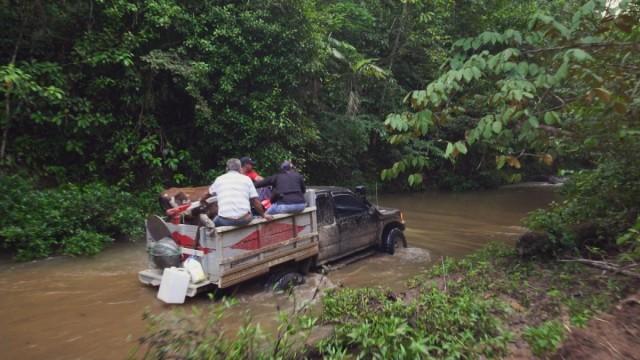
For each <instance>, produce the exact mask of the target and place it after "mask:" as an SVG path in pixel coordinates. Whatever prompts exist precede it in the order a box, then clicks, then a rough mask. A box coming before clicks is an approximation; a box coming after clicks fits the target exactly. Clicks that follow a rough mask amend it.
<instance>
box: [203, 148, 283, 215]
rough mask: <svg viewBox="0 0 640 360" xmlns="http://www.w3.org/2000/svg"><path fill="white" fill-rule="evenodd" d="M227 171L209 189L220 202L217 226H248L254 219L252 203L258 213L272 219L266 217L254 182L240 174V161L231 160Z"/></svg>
mask: <svg viewBox="0 0 640 360" xmlns="http://www.w3.org/2000/svg"><path fill="white" fill-rule="evenodd" d="M227 170H228V171H227V173H226V174H224V175H221V176H218V178H216V180H215V181H214V182H213V184H212V185H211V187H210V188H209V194H210V195H216V196H217V200H218V216H216V218H215V220H214V223H215V224H216V226H229V225H244V224H248V223H249V222H251V220H252V218H253V217H252V215H251V205H252V203H253V206H254V208H255V209H256V211H258V213H260V214H261V215H263V216H264V217H265V218H266V219H270V218H271V217H270V216H265V215H264V208H263V207H262V205H261V204H260V202H259V201H258V193H257V191H256V188H255V186H254V185H253V181H251V179H249V178H248V177H247V176H245V175H243V174H241V173H240V160H238V159H230V160H229V161H228V162H227Z"/></svg>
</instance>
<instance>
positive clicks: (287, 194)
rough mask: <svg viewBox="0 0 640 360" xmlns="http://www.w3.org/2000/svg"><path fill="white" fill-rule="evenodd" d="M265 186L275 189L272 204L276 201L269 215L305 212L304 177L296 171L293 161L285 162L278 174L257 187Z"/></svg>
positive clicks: (268, 211)
mask: <svg viewBox="0 0 640 360" xmlns="http://www.w3.org/2000/svg"><path fill="white" fill-rule="evenodd" d="M264 186H272V187H273V193H274V197H273V198H272V202H273V200H275V203H273V204H272V205H271V207H270V208H269V210H267V214H282V213H297V212H301V211H302V210H304V208H305V206H306V203H305V200H304V193H305V192H306V191H307V190H306V188H305V186H304V179H303V178H302V175H300V174H299V173H298V172H297V171H295V170H294V168H293V164H291V161H289V160H287V161H284V162H283V163H282V165H280V172H279V173H278V174H276V175H273V176H269V177H268V178H266V179H264V180H262V181H258V182H256V187H258V188H260V187H264Z"/></svg>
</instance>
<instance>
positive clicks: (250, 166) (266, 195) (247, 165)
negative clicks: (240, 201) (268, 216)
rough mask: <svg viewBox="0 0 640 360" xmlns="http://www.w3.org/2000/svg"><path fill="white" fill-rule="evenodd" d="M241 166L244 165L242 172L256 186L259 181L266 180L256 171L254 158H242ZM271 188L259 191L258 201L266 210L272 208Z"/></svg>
mask: <svg viewBox="0 0 640 360" xmlns="http://www.w3.org/2000/svg"><path fill="white" fill-rule="evenodd" d="M240 164H241V165H242V169H241V170H240V172H241V173H242V174H244V175H246V176H248V177H249V179H251V180H252V181H253V183H254V184H255V183H256V182H257V181H262V180H264V178H263V177H262V176H260V174H258V172H257V171H256V169H255V167H254V166H255V165H256V162H255V160H253V159H252V158H250V157H248V156H244V157H241V158H240ZM271 195H272V194H271V188H270V187H263V188H260V189H258V200H260V203H261V204H262V206H263V207H264V208H265V209H269V208H270V207H271Z"/></svg>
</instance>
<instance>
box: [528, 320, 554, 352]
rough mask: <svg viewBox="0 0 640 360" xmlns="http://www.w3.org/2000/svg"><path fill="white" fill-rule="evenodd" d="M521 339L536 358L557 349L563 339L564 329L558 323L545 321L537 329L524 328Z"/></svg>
mask: <svg viewBox="0 0 640 360" xmlns="http://www.w3.org/2000/svg"><path fill="white" fill-rule="evenodd" d="M522 337H523V338H524V339H525V340H526V341H527V342H528V343H529V345H530V346H531V349H532V350H533V353H534V354H535V355H537V356H542V355H545V354H549V353H551V352H553V351H554V350H556V349H557V348H558V345H560V342H562V339H563V338H564V329H563V327H562V324H561V323H560V322H559V321H556V320H553V321H547V322H545V323H544V324H542V325H540V326H537V327H527V328H525V330H524V332H523V334H522Z"/></svg>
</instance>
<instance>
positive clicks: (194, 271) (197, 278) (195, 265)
mask: <svg viewBox="0 0 640 360" xmlns="http://www.w3.org/2000/svg"><path fill="white" fill-rule="evenodd" d="M182 266H183V267H184V268H185V269H187V272H188V273H189V275H191V282H192V283H194V284H197V283H199V282H201V281H205V280H206V279H207V276H206V275H205V274H204V270H202V265H201V264H200V261H198V260H197V259H196V258H194V257H190V258H188V259H187V260H185V261H184V263H182Z"/></svg>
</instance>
